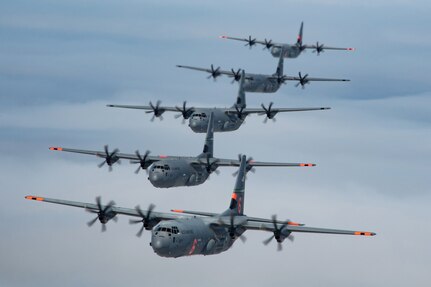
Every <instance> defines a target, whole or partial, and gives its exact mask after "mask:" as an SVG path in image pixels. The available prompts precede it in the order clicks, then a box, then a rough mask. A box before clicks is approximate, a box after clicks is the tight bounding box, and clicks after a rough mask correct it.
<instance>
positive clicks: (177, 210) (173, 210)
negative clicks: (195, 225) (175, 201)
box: [171, 209, 184, 213]
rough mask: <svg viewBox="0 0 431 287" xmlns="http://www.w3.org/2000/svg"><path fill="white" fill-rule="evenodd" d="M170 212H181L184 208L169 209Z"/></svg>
mask: <svg viewBox="0 0 431 287" xmlns="http://www.w3.org/2000/svg"><path fill="white" fill-rule="evenodd" d="M171 211H172V212H176V213H183V212H184V210H182V209H171Z"/></svg>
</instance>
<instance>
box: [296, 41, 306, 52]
mask: <svg viewBox="0 0 431 287" xmlns="http://www.w3.org/2000/svg"><path fill="white" fill-rule="evenodd" d="M296 46H297V47H298V49H299V51H301V52H302V51H304V50H305V48H307V46H306V45H302V42H296Z"/></svg>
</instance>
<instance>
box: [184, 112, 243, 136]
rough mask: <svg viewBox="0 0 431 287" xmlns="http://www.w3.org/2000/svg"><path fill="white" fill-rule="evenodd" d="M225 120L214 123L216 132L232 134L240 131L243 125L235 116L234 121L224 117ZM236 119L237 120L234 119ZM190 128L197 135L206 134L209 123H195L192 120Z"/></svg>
mask: <svg viewBox="0 0 431 287" xmlns="http://www.w3.org/2000/svg"><path fill="white" fill-rule="evenodd" d="M223 117H224V119H223V120H217V119H216V121H215V122H214V132H231V131H235V130H237V129H239V127H240V126H241V124H242V121H240V120H238V119H237V118H236V116H233V117H232V119H230V118H227V119H226V116H223ZM234 117H235V118H234ZM189 127H190V128H191V129H192V131H194V132H195V133H206V132H207V129H208V121H201V122H199V123H196V122H193V120H192V119H190V121H189Z"/></svg>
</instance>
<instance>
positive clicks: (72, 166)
mask: <svg viewBox="0 0 431 287" xmlns="http://www.w3.org/2000/svg"><path fill="white" fill-rule="evenodd" d="M89 2H90V1H83V0H74V1H52V0H41V1H21V0H13V1H9V0H6V1H2V2H1V4H0V153H1V154H2V158H1V160H0V162H1V163H0V181H1V183H2V191H1V195H2V207H1V208H0V230H1V236H0V285H1V286H12V287H15V286H17V287H18V286H36V287H38V286H44V287H51V286H78V285H79V286H118V285H120V284H121V285H122V286H151V285H152V284H157V285H161V286H165V285H168V284H172V285H175V286H203V285H205V286H239V285H240V284H241V286H242V285H245V286H268V285H277V284H284V285H287V284H289V285H290V286H304V287H305V286H343V287H344V286H364V285H366V286H394V287H398V286H410V285H415V286H428V285H429V282H430V281H431V275H430V272H429V270H430V267H431V259H430V258H431V256H430V255H431V247H430V245H429V239H430V238H431V231H430V230H429V226H430V224H429V222H430V220H431V211H430V208H429V206H430V201H431V196H430V187H431V184H430V178H429V174H430V168H429V159H430V157H431V128H430V126H431V108H430V106H431V98H430V97H431V84H430V81H429V75H430V72H431V71H430V68H429V67H430V64H431V63H430V57H431V52H430V51H431V37H430V33H429V31H430V28H431V21H430V18H429V12H430V8H431V4H430V3H429V1H414V2H411V1H404V0H397V1H383V0H374V1H371V0H365V1H339V0H312V1H299V0H298V1H281V0H280V1H235V2H234V3H233V1H225V0H221V1H217V2H215V1H213V2H210V3H205V2H204V1H196V0H192V1H153V0H151V1H137V0H127V1H113V0H103V1H92V2H91V3H89ZM301 21H304V42H305V43H308V44H314V43H315V42H316V41H319V43H324V44H326V45H331V46H348V47H355V48H356V49H357V50H356V51H355V52H353V53H351V52H344V51H326V52H325V53H323V54H322V55H321V56H319V57H317V56H316V55H315V54H314V53H311V52H310V51H308V52H307V53H305V54H303V55H301V56H300V57H299V58H297V59H289V60H286V61H285V73H286V74H288V75H296V74H297V73H298V72H299V71H301V72H303V73H309V74H310V76H318V77H337V78H349V79H351V80H352V81H351V82H349V83H312V84H311V85H308V86H307V87H306V89H305V90H302V89H299V88H295V87H294V84H293V83H288V84H287V85H285V86H283V87H282V89H281V90H280V91H279V92H277V93H275V94H273V95H268V94H266V95H265V94H248V95H247V103H248V105H249V107H258V106H259V105H260V104H261V103H262V102H264V103H266V104H267V103H269V102H270V101H273V102H274V103H275V105H276V106H279V107H306V106H330V107H332V110H330V111H319V112H307V113H291V114H282V115H277V122H276V123H272V122H271V121H269V122H268V124H267V125H264V124H263V123H262V120H263V117H257V116H254V117H250V118H248V119H247V123H246V124H245V125H244V126H243V127H241V128H240V129H239V130H238V131H236V132H233V133H225V134H220V133H217V134H216V135H215V154H216V156H220V157H226V158H230V157H231V158H236V156H237V154H238V153H245V154H247V155H250V156H253V157H254V158H255V159H256V160H268V161H291V162H298V161H302V162H314V163H316V164H317V166H316V167H314V168H309V169H307V168H291V169H278V170H276V169H259V170H257V172H256V173H255V174H252V175H250V176H249V177H248V180H247V183H246V188H247V190H246V193H247V197H246V198H247V202H246V205H245V211H246V213H247V214H248V215H250V216H259V217H268V218H269V217H270V216H271V215H272V214H277V215H278V217H279V218H280V219H281V218H289V219H292V220H295V221H299V222H303V223H306V224H307V225H308V226H317V227H328V228H340V229H359V230H369V231H374V232H377V233H378V235H377V236H375V237H373V238H363V237H351V236H337V235H333V236H331V235H313V234H298V235H296V238H295V242H294V243H293V244H292V243H291V242H288V241H286V242H284V250H283V252H277V251H276V244H274V242H272V244H270V245H269V246H264V245H263V244H262V241H263V240H264V239H266V238H267V237H269V236H270V235H271V234H269V233H264V232H257V231H250V232H247V233H246V236H247V238H248V240H247V242H246V244H242V243H241V242H237V243H236V244H235V245H234V246H233V248H232V249H231V250H229V251H228V252H225V253H222V254H220V255H216V256H207V257H204V256H192V257H185V258H179V259H166V258H161V257H158V256H157V255H156V254H154V253H153V250H152V249H151V247H150V246H149V245H148V243H149V241H150V233H149V232H145V233H144V235H143V236H142V238H137V237H135V234H136V232H137V229H138V227H136V226H131V225H129V224H128V219H127V218H125V217H121V218H120V220H119V221H118V223H111V222H110V223H109V224H108V226H107V227H108V232H106V233H103V234H102V233H101V232H100V226H99V225H98V224H96V225H95V226H93V228H88V227H87V225H86V222H88V221H89V220H90V219H91V216H90V215H89V214H87V213H85V212H84V211H83V210H79V209H75V208H71V207H70V208H68V207H62V206H56V205H50V204H44V203H36V202H30V201H26V200H24V196H25V195H28V194H34V195H41V196H46V197H54V198H61V199H70V200H76V201H84V202H93V201H94V198H95V197H96V196H98V195H101V196H102V199H103V201H104V202H105V201H109V200H111V199H113V200H115V201H116V203H117V205H119V206H123V207H132V208H133V207H134V206H136V205H137V204H140V205H141V206H142V207H145V206H148V205H149V204H150V203H154V204H156V206H157V210H158V211H168V210H170V209H171V208H183V209H191V210H202V211H210V212H220V211H223V210H225V209H226V208H227V205H228V203H229V197H230V193H231V190H232V188H233V185H234V181H235V179H234V178H233V177H232V176H231V173H232V172H233V171H234V170H233V169H230V168H225V169H222V168H221V169H220V170H221V174H220V175H219V176H216V175H213V176H212V177H211V179H210V180H209V181H208V182H206V183H205V184H203V185H201V186H197V187H190V188H173V189H168V190H163V189H162V190H161V189H156V188H154V187H153V186H152V185H151V184H150V183H149V182H148V181H147V180H146V178H145V173H144V172H142V173H140V174H139V176H137V175H135V174H134V173H133V171H134V169H135V166H130V165H129V164H128V163H127V162H126V161H124V162H123V164H122V165H121V166H115V167H114V171H113V172H112V173H108V171H107V169H105V168H103V169H98V168H97V164H98V163H99V162H100V160H99V159H96V158H92V157H88V156H84V155H74V154H62V153H55V152H50V151H49V150H48V147H49V146H57V145H58V146H65V147H73V148H85V149H102V148H103V145H105V144H109V145H110V147H112V148H115V147H118V148H119V149H120V150H121V151H122V152H134V151H135V150H136V149H140V150H141V151H144V150H146V149H149V150H151V151H152V153H153V154H170V155H197V154H199V153H200V152H201V149H202V145H203V140H204V135H202V134H194V133H193V132H192V131H191V130H190V129H189V128H188V127H187V126H186V125H184V126H183V125H181V121H180V120H176V119H174V118H173V115H172V114H166V116H165V120H164V121H162V122H160V121H158V120H156V121H154V123H151V122H150V121H149V119H150V117H151V116H149V115H147V114H145V113H143V112H142V111H134V110H118V109H109V108H107V107H105V105H106V104H147V103H148V102H149V101H150V100H152V101H156V100H158V99H159V100H162V102H163V104H168V105H177V104H180V103H181V102H182V101H183V100H187V101H188V102H189V103H190V104H191V105H195V106H230V105H232V103H233V101H234V99H235V97H236V93H237V89H238V86H237V84H233V85H231V84H230V79H227V78H223V77H221V78H219V79H218V80H217V82H216V83H214V82H213V81H212V80H207V79H205V77H206V75H204V74H202V73H198V72H194V71H186V70H180V69H178V68H176V67H175V65H177V64H183V65H194V66H202V67H207V66H209V65H210V64H214V65H217V66H221V67H222V68H225V69H230V68H244V69H245V70H246V71H248V72H255V73H273V72H274V71H275V68H276V64H277V59H275V58H273V57H272V56H271V55H270V54H269V53H268V52H267V51H262V47H254V48H253V49H251V50H249V49H248V48H246V47H244V45H243V43H239V42H235V41H226V40H221V39H219V38H218V36H219V35H222V34H227V35H231V36H238V37H247V36H248V35H252V36H254V37H258V39H264V38H268V39H269V38H271V39H273V41H276V42H289V43H292V42H294V41H295V39H296V35H297V32H298V29H299V25H300V22H301ZM150 284H151V285H150Z"/></svg>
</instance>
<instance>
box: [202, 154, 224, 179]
mask: <svg viewBox="0 0 431 287" xmlns="http://www.w3.org/2000/svg"><path fill="white" fill-rule="evenodd" d="M218 161H219V160H218V159H216V160H214V161H213V162H210V157H209V156H207V157H206V162H205V163H203V162H202V164H205V169H206V171H207V172H208V174H211V173H213V172H215V174H217V175H219V174H220V171H219V170H217V163H218Z"/></svg>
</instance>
